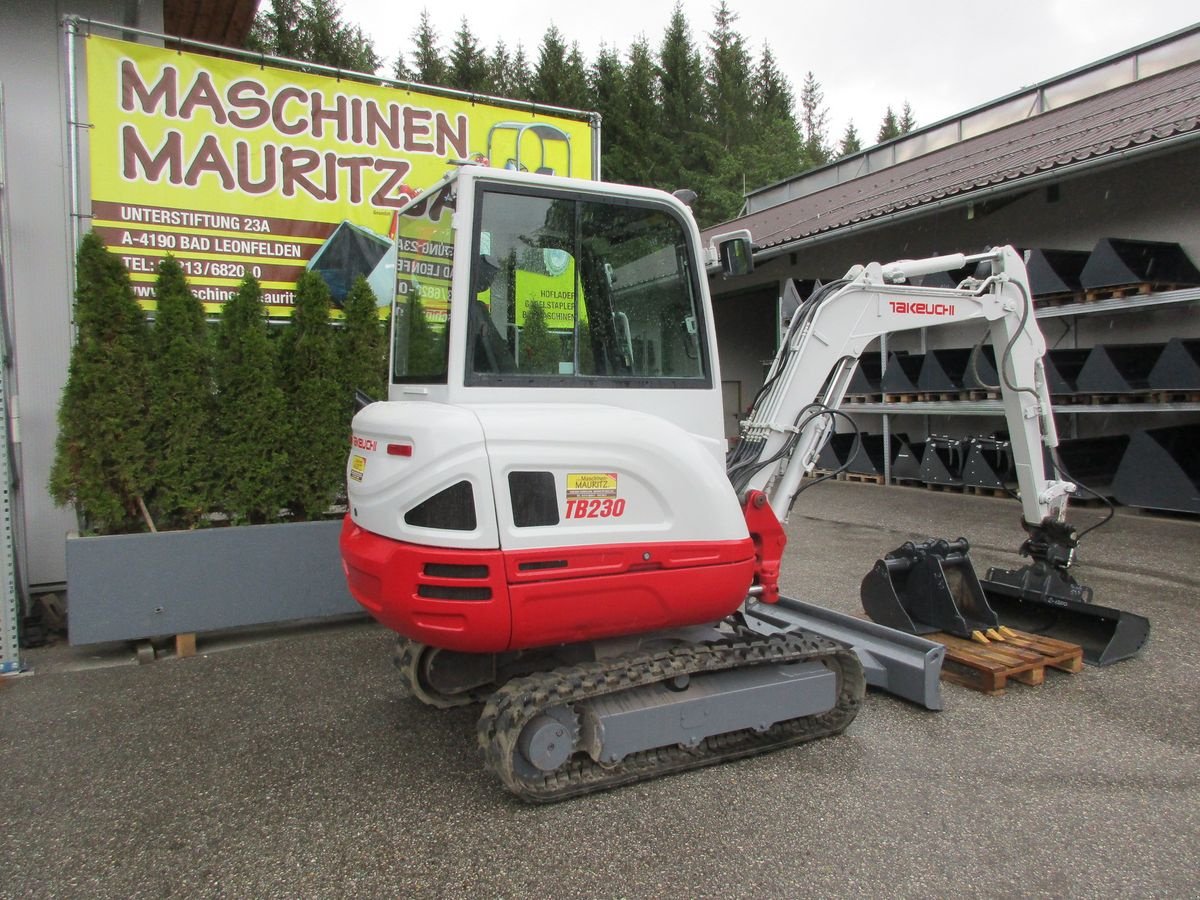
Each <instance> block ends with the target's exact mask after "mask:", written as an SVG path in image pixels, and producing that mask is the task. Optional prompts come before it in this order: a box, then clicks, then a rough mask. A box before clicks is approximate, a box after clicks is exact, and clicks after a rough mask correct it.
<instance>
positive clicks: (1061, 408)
mask: <svg viewBox="0 0 1200 900" xmlns="http://www.w3.org/2000/svg"><path fill="white" fill-rule="evenodd" d="M841 408H842V410H843V411H844V412H847V413H850V414H853V413H854V412H856V411H857V412H865V413H880V414H882V415H889V416H896V415H901V416H902V415H910V414H911V415H925V416H927V415H936V414H941V415H951V416H1002V415H1004V404H1003V403H1002V402H1001V401H999V400H917V401H915V402H913V403H843V404H842V407H841ZM1051 408H1052V409H1053V410H1054V413H1055V414H1056V415H1062V414H1065V413H1171V412H1178V413H1190V412H1200V403H1192V402H1189V403H1095V404H1091V403H1055V404H1053V406H1052V407H1051Z"/></svg>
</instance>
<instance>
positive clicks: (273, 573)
mask: <svg viewBox="0 0 1200 900" xmlns="http://www.w3.org/2000/svg"><path fill="white" fill-rule="evenodd" d="M341 528H342V523H341V521H322V522H290V523H285V524H279V525H246V526H239V527H234V528H205V529H200V530H197V531H163V532H160V533H158V534H118V535H105V536H101V537H70V538H68V539H67V590H68V596H69V598H70V601H69V602H70V613H69V628H70V640H71V643H72V644H94V643H98V642H101V641H119V640H135V639H138V638H148V637H156V636H161V635H172V634H186V633H189V632H197V631H214V630H217V629H224V628H237V627H241V626H244V625H262V624H266V623H273V622H287V621H292V620H296V619H312V618H321V617H326V616H340V615H346V614H348V613H356V612H362V607H360V606H359V605H358V604H357V603H355V602H354V599H353V598H352V597H351V596H350V592H349V590H348V589H347V587H346V578H345V576H344V575H343V574H342V561H341V556H340V555H339V553H338V535H339V534H340V532H341Z"/></svg>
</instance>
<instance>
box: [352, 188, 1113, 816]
mask: <svg viewBox="0 0 1200 900" xmlns="http://www.w3.org/2000/svg"><path fill="white" fill-rule="evenodd" d="M400 220H401V221H400V224H399V229H398V231H399V234H398V238H397V247H398V258H397V273H398V282H397V297H396V302H395V306H394V310H393V317H392V332H393V342H392V352H391V357H392V358H391V386H390V390H389V399H388V401H386V402H376V403H371V404H369V405H366V406H365V407H364V408H363V409H361V410H360V411H359V413H358V414H357V415H356V416H355V418H354V423H353V438H352V446H351V452H350V456H349V460H348V463H347V478H348V486H349V505H350V510H349V513H348V515H347V516H346V520H345V524H344V528H343V532H342V539H341V549H342V556H343V561H344V566H345V570H346V575H347V578H348V581H349V585H350V589H351V591H352V593H353V594H354V596H355V597H356V598H357V600H358V601H359V602H360V603H361V604H362V605H363V606H364V607H365V608H366V609H367V610H368V611H369V612H370V613H371V614H372V615H373V616H374V617H375V618H376V619H378V620H379V621H380V622H382V623H383V624H384V625H386V626H387V627H389V628H391V629H393V630H394V631H396V632H398V634H399V636H400V637H399V639H398V642H397V647H396V651H395V662H396V664H397V665H398V667H399V668H400V670H401V672H402V676H403V680H404V683H405V685H406V687H407V689H408V690H409V691H411V693H412V694H413V695H415V696H416V697H417V698H418V699H420V700H421V701H423V702H425V703H427V704H430V705H433V706H436V707H450V706H457V705H461V704H469V703H482V704H483V707H482V714H481V717H480V720H479V725H478V739H479V743H480V745H481V748H482V750H483V754H484V758H485V762H486V765H487V767H488V768H489V769H491V770H492V771H493V772H495V774H496V775H497V776H498V777H499V778H500V779H501V780H502V781H503V783H504V784H505V785H506V786H507V787H508V788H509V789H510V790H512V791H513V792H514V793H515V794H517V795H518V796H520V797H522V798H524V799H526V800H532V801H551V800H557V799H561V798H564V797H570V796H574V795H578V794H582V793H586V792H589V791H594V790H598V789H603V788H608V787H612V786H615V785H620V784H626V783H629V782H633V781H637V780H641V779H645V778H649V777H654V776H657V775H661V774H664V773H669V772H676V771H681V770H685V769H690V768H694V767H697V766H703V765H707V764H710V763H714V762H719V761H723V760H729V759H736V758H739V757H743V756H747V755H750V754H755V753H759V752H762V751H765V750H770V749H774V748H779V747H785V746H789V745H793V744H796V743H799V742H802V741H807V740H811V739H814V738H818V737H823V736H827V735H834V734H837V733H839V732H841V731H842V730H843V729H845V728H846V727H847V725H849V724H850V722H851V721H852V720H853V719H854V717H855V715H856V713H857V711H858V709H859V706H860V704H861V703H862V701H863V696H864V691H865V687H866V685H867V683H870V684H872V685H878V686H880V687H882V688H884V689H887V690H890V691H892V692H894V693H897V694H899V695H901V696H904V697H907V698H908V699H911V700H915V701H916V702H918V703H921V704H923V705H925V706H927V707H931V708H939V707H940V693H939V687H938V674H939V669H940V663H941V656H940V654H941V653H942V652H943V651H942V648H941V646H940V645H937V644H933V643H931V642H929V641H925V640H923V639H921V638H919V637H916V636H914V635H912V634H909V633H906V632H907V631H911V630H912V629H904V630H898V629H894V628H891V627H884V626H883V625H879V624H876V623H874V622H869V621H863V620H860V619H858V618H856V617H852V616H845V615H842V614H839V613H834V612H831V611H829V610H823V609H820V608H819V607H815V606H812V605H810V604H805V603H803V602H802V601H799V600H791V599H789V598H781V597H780V595H779V584H778V581H779V565H780V560H781V558H782V553H783V547H784V544H785V537H784V532H783V527H782V522H783V521H784V520H785V519H786V516H787V514H788V511H789V510H790V508H791V506H792V503H793V501H794V500H795V498H796V496H797V493H798V492H799V491H800V490H801V485H802V480H803V479H804V476H805V474H806V473H807V472H809V471H810V470H811V468H812V466H813V464H814V462H815V460H816V458H817V454H818V452H819V451H820V448H821V445H822V443H823V442H824V440H825V439H826V438H827V437H828V436H829V434H830V433H831V432H832V431H833V430H834V427H835V424H836V421H835V420H836V417H837V416H838V415H839V412H838V405H839V403H840V402H841V400H842V396H843V393H844V392H845V389H846V385H847V383H848V381H849V379H850V377H851V375H852V374H853V371H854V368H855V365H856V363H857V360H858V357H859V355H860V354H861V353H862V352H863V351H864V350H865V349H866V348H867V346H868V344H870V343H871V342H872V341H873V340H874V339H875V338H877V337H878V336H880V335H882V334H885V333H887V332H893V331H899V330H904V329H912V328H921V327H932V326H937V325H942V324H945V323H949V322H962V321H966V320H970V319H979V320H986V322H987V323H989V324H990V327H991V335H992V341H993V344H994V346H995V350H996V359H997V360H998V363H999V365H998V368H999V369H1000V370H1001V372H1002V382H1003V383H1002V391H1003V398H1004V401H1003V404H1004V414H1005V416H1006V418H1007V422H1008V429H1009V433H1010V438H1011V441H1012V448H1013V453H1014V456H1015V459H1016V466H1017V477H1018V480H1019V484H1020V494H1021V503H1022V510H1023V518H1024V524H1025V528H1026V530H1027V531H1028V532H1029V535H1030V537H1029V540H1028V541H1027V542H1026V550H1027V552H1031V553H1033V554H1034V556H1035V559H1034V561H1033V562H1032V563H1031V567H1040V568H1039V569H1038V572H1039V573H1044V572H1045V571H1049V572H1051V574H1052V575H1053V577H1054V578H1056V579H1059V580H1060V581H1061V583H1062V584H1067V585H1073V584H1074V582H1073V580H1072V579H1071V577H1070V575H1069V574H1068V572H1067V568H1068V566H1069V565H1070V562H1071V559H1072V556H1073V552H1074V536H1073V534H1074V533H1073V531H1072V529H1071V527H1070V526H1069V525H1068V524H1067V522H1066V519H1065V514H1066V510H1067V503H1068V499H1069V497H1070V496H1071V493H1072V491H1073V490H1074V485H1072V484H1071V483H1069V482H1067V481H1062V480H1056V479H1054V478H1048V477H1046V474H1045V470H1044V462H1043V453H1044V450H1045V449H1047V448H1052V447H1054V446H1055V444H1056V443H1057V439H1056V437H1055V430H1054V423H1053V420H1052V418H1051V415H1050V404H1049V398H1048V396H1047V392H1046V385H1045V379H1044V377H1043V375H1042V368H1041V357H1042V354H1043V352H1044V344H1043V341H1042V337H1041V334H1040V333H1039V331H1038V329H1037V327H1036V325H1035V322H1034V319H1033V315H1032V304H1031V300H1030V296H1029V289H1028V284H1027V282H1026V276H1025V270H1024V266H1023V264H1022V262H1021V259H1020V257H1019V256H1018V255H1017V254H1016V253H1015V252H1014V251H1013V250H1012V249H1010V248H1001V249H997V250H994V251H991V252H989V253H986V254H982V255H979V256H976V257H963V256H962V255H956V256H948V257H940V258H938V259H934V260H921V261H916V262H912V261H907V262H898V263H891V264H888V265H882V266H881V265H878V264H875V263H872V264H870V265H868V266H865V267H855V268H854V269H852V270H851V271H850V272H848V273H847V275H846V277H845V278H844V279H841V280H839V281H836V282H833V283H831V284H829V285H826V286H824V287H823V288H821V289H820V290H819V291H818V292H817V293H816V294H814V295H813V297H811V298H810V299H809V300H808V301H807V302H806V303H805V304H804V305H803V306H802V307H801V309H800V310H799V311H798V312H797V314H796V315H795V317H794V318H793V320H792V323H791V326H790V330H789V331H788V333H787V335H786V337H785V339H784V341H783V342H782V345H781V347H780V350H779V354H778V357H777V358H776V360H775V362H774V365H773V366H772V368H771V370H770V372H769V374H768V377H767V380H766V384H765V385H764V387H763V390H762V392H761V393H760V395H759V397H758V398H757V400H756V401H755V403H754V406H753V409H752V411H751V412H750V414H749V417H748V418H747V420H746V421H745V423H744V425H743V428H742V435H741V439H740V441H739V442H738V444H737V446H736V448H735V449H734V450H733V451H732V452H731V453H729V454H728V458H727V454H726V441H725V438H724V431H723V427H722V404H721V375H720V371H719V367H718V361H717V353H716V346H717V343H716V333H715V330H714V325H713V315H712V307H711V301H710V298H709V293H708V288H707V280H706V269H707V268H708V267H710V266H712V267H716V266H717V265H718V264H719V265H721V266H722V267H723V268H724V270H725V271H726V272H727V273H730V274H738V273H741V272H744V271H746V270H747V269H748V268H749V265H750V260H751V256H750V244H749V240H748V236H747V235H745V234H744V233H743V234H740V235H733V236H729V237H727V238H725V239H724V240H720V241H718V242H714V246H711V247H710V248H707V249H706V248H704V247H703V246H702V243H701V239H700V235H699V231H698V230H697V227H696V225H695V222H694V221H693V219H692V216H691V214H690V211H689V210H688V208H687V207H686V206H685V205H684V204H683V203H682V202H680V200H678V199H676V198H675V197H673V196H671V195H668V194H664V193H662V192H659V191H654V190H649V189H643V188H636V187H629V186H626V185H618V184H607V183H601V182H591V181H580V180H573V179H567V178H560V177H553V176H539V175H533V174H527V173H521V172H517V171H505V170H501V169H494V168H485V167H479V166H462V167H459V168H458V169H456V170H454V171H452V172H451V173H450V174H449V175H447V177H446V178H445V179H443V180H442V181H441V182H439V183H438V184H436V185H435V186H433V187H432V188H431V189H429V190H428V191H426V192H425V193H423V194H421V195H420V196H418V197H417V198H415V199H414V201H413V202H412V203H411V204H410V205H409V206H408V207H407V209H406V210H405V211H404V212H403V213H402V214H401V216H400ZM972 262H973V263H978V264H981V265H983V266H984V267H985V268H986V269H987V271H986V272H985V273H983V274H981V275H980V276H979V277H978V278H976V279H972V280H969V281H968V282H966V283H964V284H963V285H961V286H960V287H959V288H957V289H932V288H924V287H914V286H910V285H909V284H908V283H907V281H908V280H909V279H911V278H913V277H915V276H917V275H920V274H922V273H928V272H934V271H942V270H951V269H958V268H961V267H963V266H964V265H966V264H968V263H972ZM957 549H958V551H959V552H961V553H962V554H963V555H965V547H962V546H959V547H958V548H957ZM935 555H936V553H935ZM947 555H949V556H951V557H953V556H954V555H955V554H954V553H950V554H947V553H943V554H942V556H943V558H945V557H946V556H947ZM1027 568H1029V567H1027ZM951 569H952V570H953V567H952V566H951ZM1031 571H1032V569H1031ZM952 575H953V571H952ZM885 577H886V576H885ZM943 577H944V573H943ZM1021 577H1023V576H1019V575H1018V576H1015V578H1016V581H1017V582H1020V580H1021ZM1038 577H1041V575H1039V576H1038ZM952 580H953V578H952ZM1028 581H1029V579H1028V578H1026V582H1028ZM1056 583H1058V582H1056ZM884 593H886V591H884ZM901 593H904V592H901ZM908 593H911V590H910V591H908ZM1089 599H1090V598H1089ZM898 602H899V601H898ZM901 624H902V623H901ZM968 625H971V627H972V628H974V625H973V624H972V623H968ZM988 627H993V626H991V624H990V623H987V622H985V623H983V629H984V632H986V630H987V628H988ZM993 630H995V628H994V627H993ZM1001 636H1002V634H1001Z"/></svg>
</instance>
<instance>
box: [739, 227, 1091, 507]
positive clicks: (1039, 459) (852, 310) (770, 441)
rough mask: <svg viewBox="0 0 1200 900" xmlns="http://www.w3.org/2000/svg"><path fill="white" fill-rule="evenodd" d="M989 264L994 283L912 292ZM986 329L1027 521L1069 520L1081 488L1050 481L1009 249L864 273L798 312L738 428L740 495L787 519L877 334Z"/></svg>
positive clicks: (1038, 391) (1032, 359)
mask: <svg viewBox="0 0 1200 900" xmlns="http://www.w3.org/2000/svg"><path fill="white" fill-rule="evenodd" d="M978 263H983V264H989V266H990V269H991V274H989V275H987V276H986V277H983V278H978V279H968V280H967V281H966V282H964V283H963V284H962V285H961V286H960V287H958V288H930V287H920V286H914V285H910V284H908V283H907V282H908V281H909V280H910V279H912V278H915V277H917V276H919V275H925V274H931V273H933V272H941V271H948V270H951V269H959V268H962V267H964V266H967V265H971V264H978ZM975 320H983V321H985V322H988V323H989V324H990V326H991V335H992V343H993V346H994V347H995V351H996V359H997V360H998V361H1000V363H999V365H998V371H1000V373H1001V384H1000V390H1001V394H1002V396H1003V398H1004V399H1003V403H1004V416H1005V419H1006V420H1007V423H1008V430H1009V434H1010V440H1011V443H1012V448H1013V457H1014V460H1015V463H1016V474H1017V483H1018V485H1019V487H1020V489H1021V503H1022V512H1023V515H1024V518H1025V521H1026V523H1028V524H1029V525H1031V526H1040V525H1041V524H1042V523H1043V522H1046V521H1047V520H1050V521H1051V522H1054V523H1062V522H1064V521H1065V517H1066V509H1067V500H1068V498H1069V496H1070V494H1071V493H1072V492H1073V491H1074V490H1075V486H1074V485H1073V484H1071V483H1070V482H1067V481H1060V480H1056V479H1053V478H1050V477H1047V474H1046V469H1045V463H1044V458H1045V454H1044V452H1043V448H1049V449H1051V450H1052V449H1053V448H1054V447H1057V446H1058V435H1057V432H1056V431H1055V428H1054V419H1053V416H1052V415H1051V411H1050V396H1049V393H1048V391H1047V388H1046V378H1045V373H1044V370H1043V368H1042V357H1043V355H1044V354H1045V351H1046V345H1045V341H1044V340H1043V339H1042V335H1041V332H1040V331H1039V330H1038V328H1037V326H1036V324H1035V322H1034V319H1033V309H1032V301H1031V299H1030V294H1029V284H1028V280H1027V277H1026V274H1025V266H1024V265H1023V263H1022V261H1021V258H1020V257H1019V256H1018V255H1017V253H1016V251H1014V250H1013V249H1012V248H1011V247H1003V248H999V249H996V250H993V251H991V252H988V253H983V254H978V255H976V256H964V255H963V254H954V255H951V256H939V257H934V258H932V259H923V260H915V261H914V260H905V261H901V262H894V263H888V264H887V265H882V266H881V265H879V264H878V263H871V264H870V265H868V266H865V267H862V266H858V267H855V268H854V269H852V270H851V271H850V272H849V273H848V274H847V276H846V278H845V279H843V280H841V281H838V282H833V283H832V284H830V285H828V286H827V287H826V288H825V289H823V290H822V291H819V292H818V293H817V294H816V295H814V296H813V297H812V298H811V300H810V301H809V302H808V303H806V304H805V305H804V306H802V307H801V308H800V310H798V311H797V313H796V315H795V316H794V317H793V319H792V323H791V326H790V328H789V330H788V333H787V335H786V338H785V340H784V341H783V343H782V344H781V346H780V348H779V352H778V353H777V355H776V357H775V360H774V363H773V364H772V366H771V369H770V371H769V373H768V375H767V379H766V388H765V390H764V391H763V393H762V394H761V395H760V397H759V398H758V401H757V402H756V403H755V405H754V408H753V410H752V411H751V413H750V416H749V417H748V418H747V419H746V420H745V422H744V423H743V425H742V444H743V446H744V448H745V449H743V450H742V453H741V454H740V457H739V458H738V459H736V460H731V467H730V468H731V477H733V478H735V487H738V489H739V490H740V491H742V492H745V491H751V490H756V491H762V492H764V493H765V494H766V496H767V498H768V499H769V501H770V503H771V507H772V509H774V510H775V511H776V514H777V515H778V516H779V517H780V519H781V521H786V518H787V514H788V510H789V509H790V508H791V505H792V502H793V500H794V498H795V496H796V492H797V491H798V489H799V487H800V484H801V479H802V478H803V477H804V475H806V474H807V473H808V472H809V471H811V469H812V467H813V465H814V464H815V462H816V458H817V454H818V453H819V452H820V449H821V447H822V446H823V445H824V443H825V441H826V440H827V439H828V437H829V435H830V434H831V433H832V431H833V430H834V426H835V421H834V420H835V415H834V414H833V413H834V412H835V411H836V410H838V409H839V407H840V406H841V403H842V399H843V397H844V395H845V393H846V387H847V385H848V384H849V383H850V379H851V377H852V376H853V374H854V370H855V367H856V366H857V365H858V359H859V357H860V356H861V355H862V353H863V351H864V350H865V349H866V348H867V347H868V346H869V345H870V344H871V342H872V341H874V340H875V339H877V338H879V337H880V336H881V335H885V334H892V333H895V332H900V331H909V330H913V329H918V328H934V327H938V326H943V325H953V324H956V323H960V322H970V321H975Z"/></svg>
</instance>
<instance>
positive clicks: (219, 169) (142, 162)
mask: <svg viewBox="0 0 1200 900" xmlns="http://www.w3.org/2000/svg"><path fill="white" fill-rule="evenodd" d="M87 72H88V77H87V90H88V117H89V121H90V123H91V126H92V127H91V129H90V131H89V140H88V149H89V153H90V163H91V164H90V172H91V198H92V219H93V223H92V224H93V227H94V228H95V229H96V231H97V232H98V233H99V234H100V235H101V237H103V238H104V240H105V242H106V243H107V244H108V245H109V247H110V248H111V249H112V250H113V252H115V253H117V254H118V255H120V257H121V258H122V260H123V261H124V262H125V265H126V267H127V268H128V269H129V270H130V274H131V277H132V279H133V282H134V290H135V292H136V293H137V296H138V298H139V300H140V301H141V302H142V303H143V305H144V306H145V307H146V308H149V309H152V308H153V306H154V303H153V299H152V297H153V282H154V279H155V273H156V270H157V266H158V261H159V260H160V259H161V258H162V257H163V256H164V255H166V254H167V253H171V254H173V255H174V256H175V257H176V258H177V259H178V260H179V261H180V263H181V264H182V265H183V268H184V272H185V273H186V274H187V276H188V281H189V282H190V284H191V285H192V288H193V290H194V291H195V292H196V293H197V295H198V296H199V297H200V298H201V299H202V300H203V301H204V302H205V307H206V309H207V310H208V311H209V312H216V311H218V310H219V309H220V305H221V303H223V302H224V301H225V300H228V299H229V298H230V297H232V296H233V293H234V292H235V291H236V289H237V286H238V284H239V282H240V281H241V279H242V278H243V277H244V276H245V275H247V274H250V275H254V276H255V277H256V278H258V279H259V281H260V282H261V284H262V287H263V296H264V300H265V302H266V303H267V305H268V308H269V309H270V310H271V314H272V315H276V316H288V315H290V314H291V306H292V301H293V297H294V287H295V283H296V280H297V279H298V278H299V277H300V275H301V274H303V273H304V271H305V270H312V271H316V272H319V273H320V274H321V275H322V276H323V277H324V278H325V280H326V282H327V283H328V284H329V286H330V289H331V292H332V293H333V296H334V300H335V304H336V303H339V302H340V300H341V299H342V298H344V296H345V294H346V292H347V290H348V289H349V287H350V283H351V282H352V281H353V280H354V279H355V278H356V277H357V276H358V275H363V276H365V277H367V279H368V281H369V282H370V283H371V286H372V287H373V288H374V289H375V292H376V295H377V297H378V298H379V301H380V304H381V306H383V305H388V304H390V302H391V298H392V291H393V290H394V285H395V279H396V271H395V265H396V260H395V252H394V247H393V241H392V235H393V234H394V232H393V231H392V219H393V215H394V213H395V211H396V209H397V208H398V207H399V206H401V205H402V204H403V203H404V202H405V201H406V200H407V199H408V198H409V197H411V196H412V195H413V194H414V193H416V192H417V191H418V190H421V189H423V188H425V187H427V186H428V185H430V184H433V183H434V182H435V181H437V180H438V179H439V178H440V177H441V176H442V175H443V174H444V173H445V171H446V167H447V165H448V164H449V162H450V161H451V160H456V159H467V158H471V157H486V158H488V159H490V160H491V161H492V164H494V165H499V166H504V165H508V166H512V167H516V168H525V169H529V170H530V171H534V170H538V169H541V170H546V171H553V172H557V173H558V174H570V175H574V176H576V177H581V178H590V177H592V152H591V148H592V140H593V133H592V129H591V126H590V124H589V123H588V122H586V121H583V120H576V119H570V118H565V117H556V116H547V115H543V114H541V113H534V112H531V111H527V110H516V109H508V108H505V107H500V106H494V105H489V104H484V103H479V102H468V101H465V100H455V99H450V98H447V97H441V96H438V95H435V94H429V93H423V92H418V91H414V90H408V89H402V88H394V87H384V86H378V85H372V84H365V83H361V82H357V81H346V80H340V79H336V78H332V77H325V76H320V75H310V74H305V73H302V72H297V71H293V70H288V69H278V68H272V67H267V66H261V65H257V64H252V63H245V62H237V61H234V60H229V59H218V58H216V57H212V56H202V55H198V54H191V53H180V52H177V51H175V50H165V49H162V48H158V47H152V46H147V45H143V44H133V43H127V42H124V41H115V40H110V39H107V38H102V37H96V36H91V37H89V38H88V43H87Z"/></svg>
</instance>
